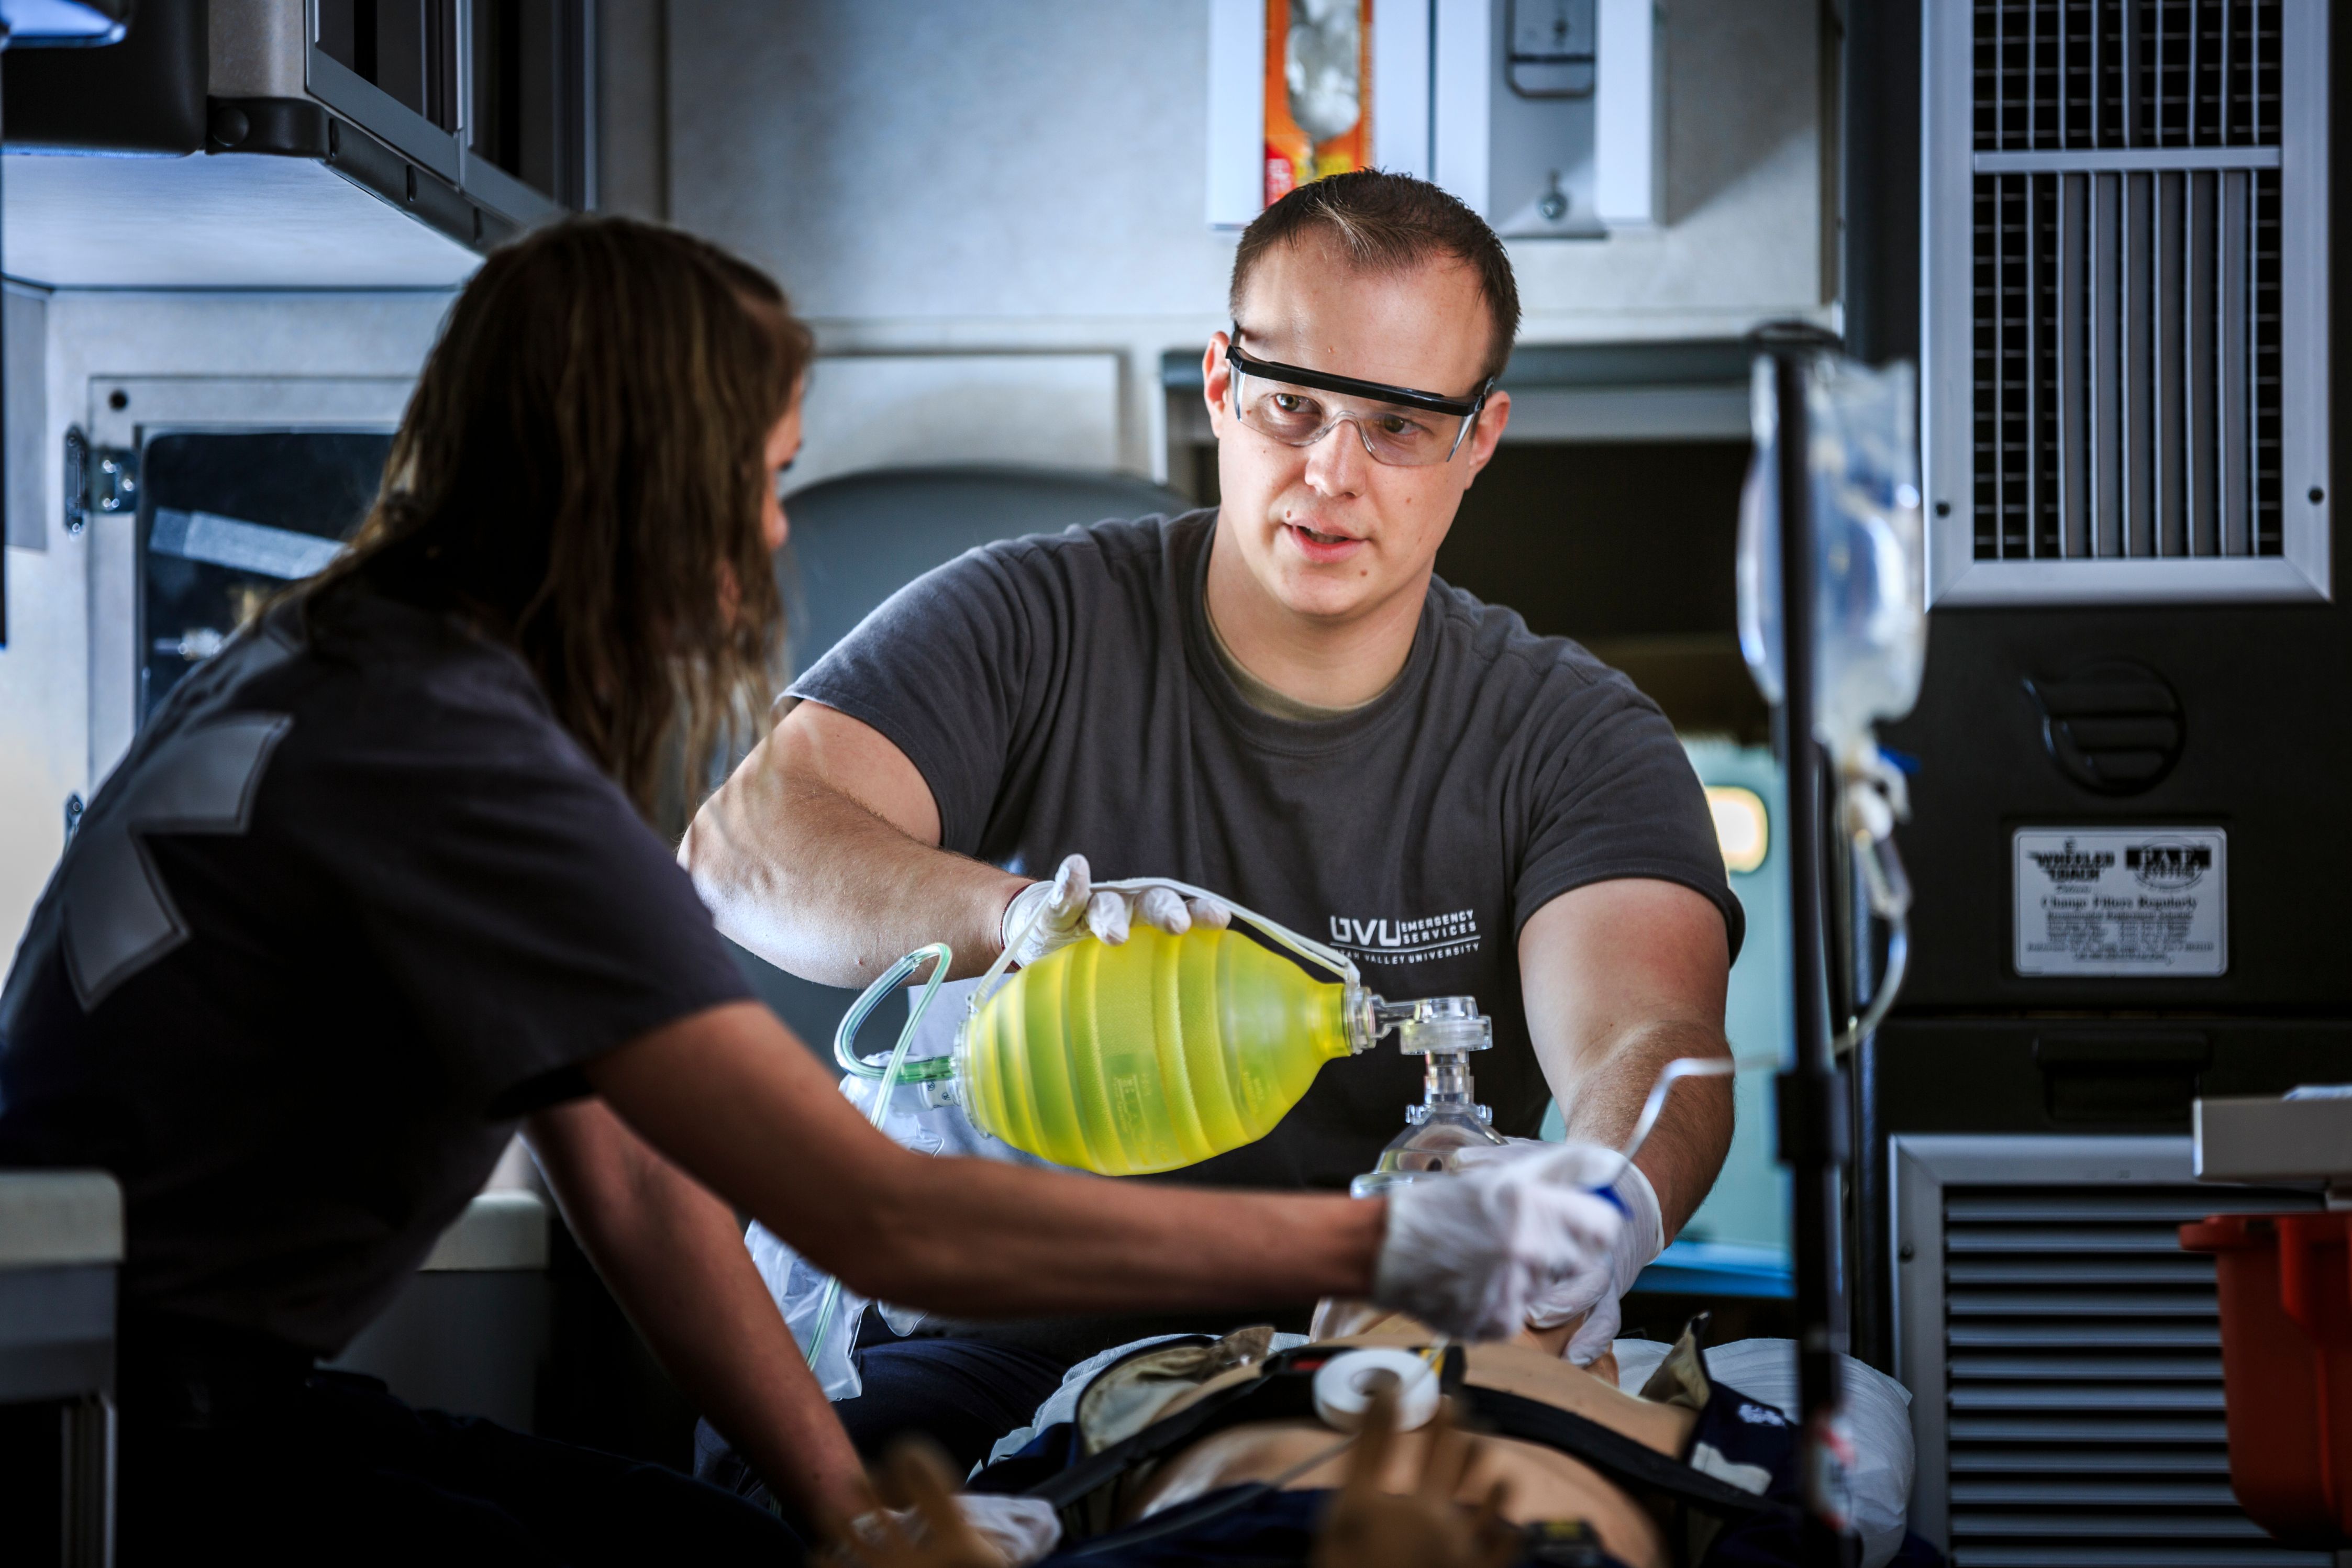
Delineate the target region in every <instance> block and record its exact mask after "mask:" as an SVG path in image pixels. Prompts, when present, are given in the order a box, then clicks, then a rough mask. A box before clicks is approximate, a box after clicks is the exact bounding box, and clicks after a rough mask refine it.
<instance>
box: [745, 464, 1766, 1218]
mask: <svg viewBox="0 0 2352 1568" xmlns="http://www.w3.org/2000/svg"><path fill="white" fill-rule="evenodd" d="M1215 523H1216V514H1215V513H1214V512H1213V511H1200V512H1192V513H1188V514H1187V515H1185V516H1183V517H1176V518H1173V519H1167V518H1160V517H1146V518H1143V519H1141V520H1139V521H1135V522H1105V523H1097V524H1095V525H1093V526H1092V527H1089V528H1070V529H1068V530H1066V532H1063V533H1060V534H1055V535H1043V536H1037V537H1034V538H1023V539H1013V540H1007V541H1005V542H1003V543H999V544H992V545H988V546H984V547H982V548H981V549H973V550H969V551H967V552H965V553H964V554H963V555H962V556H961V557H959V558H957V559H955V560H952V561H950V562H949V563H948V564H947V565H945V566H943V567H940V569H938V570H935V571H932V572H929V573H928V574H927V575H925V576H923V577H921V578H919V579H918V580H915V581H914V582H912V583H909V584H908V586H907V587H905V588H903V589H901V590H900V591H898V593H897V594H895V595H893V596H892V597H891V599H890V600H889V601H888V602H887V603H885V604H884V605H883V606H882V607H881V608H880V609H878V610H877V611H876V612H874V613H873V614H872V615H870V616H868V617H867V618H866V621H865V622H864V623H862V624H861V625H860V626H859V627H858V628H857V629H856V631H855V632H851V633H850V634H849V635H848V636H847V637H845V638H844V639H843V640H842V642H841V643H840V644H839V645H838V646H836V647H835V649H834V650H833V651H832V652H831V653H828V654H826V655H825V657H824V659H823V660H822V661H820V662H819V663H818V664H817V665H816V666H815V667H814V669H812V670H810V671H809V672H808V674H805V675H803V677H802V678H801V679H800V680H799V681H797V682H796V683H794V685H793V688H792V695H794V696H796V697H803V698H806V699H808V700H810V701H813V702H819V703H823V704H824V705H825V706H828V707H833V708H837V709H839V710H840V711H841V712H843V713H845V714H847V715H849V716H851V717H853V718H856V719H860V720H863V721H864V722H865V723H866V724H869V725H872V726H873V727H875V728H876V729H877V730H879V731H881V732H882V734H884V735H885V736H887V737H889V739H890V740H891V741H892V742H893V743H894V744H895V745H896V746H897V747H898V749H899V750H901V751H903V752H905V753H906V754H907V757H908V759H909V760H911V761H912V762H913V763H914V765H915V767H916V768H918V769H919V771H920V772H921V773H922V775H923V778H924V779H925V780H926V781H927V782H928V783H929V785H930V788H931V793H932V795H933V797H934V798H935V799H936V800H938V802H939V810H940V840H941V842H942V844H943V845H944V846H945V847H946V848H948V849H950V850H953V851H956V852H959V853H961V854H967V855H972V856H976V857H978V858H980V859H982V860H986V861H991V862H995V863H997V864H1000V865H1003V866H1004V867H1006V868H1007V869H1009V870H1012V871H1014V872H1016V873H1023V874H1025V875H1031V876H1050V875H1051V874H1052V873H1053V869H1054V867H1055V865H1056V864H1057V863H1058V862H1060V860H1061V859H1062V857H1063V856H1064V855H1066V854H1070V853H1073V852H1077V853H1083V854H1085V855H1086V857H1087V861H1088V862H1090V863H1091V865H1092V866H1093V869H1094V873H1095V874H1096V875H1097V877H1103V878H1112V877H1128V876H1146V875H1158V876H1172V877H1177V878H1180V879H1181V880H1183V881H1185V882H1190V883H1196V884H1198V885H1200V886H1202V887H1205V888H1209V889H1212V890H1213V891H1215V892H1219V893H1223V894H1228V895H1230V896H1231V897H1232V898H1234V900H1235V901H1236V902H1238V903H1240V904H1244V905H1246V906H1248V907H1249V908H1252V909H1255V910H1256V911H1258V912H1259V913H1260V914H1263V915H1266V916H1268V917H1269V918H1271V919H1274V920H1277V921H1280V922H1281V923H1283V924H1284V925H1289V926H1291V927H1293V928H1295V929H1297V930H1298V931H1301V932H1304V933H1305V934H1307V936H1313V937H1317V938H1318V939H1320V940H1323V941H1326V942H1328V943H1329V944H1331V945H1332V946H1336V947H1338V948H1339V949H1341V950H1342V951H1344V952H1346V953H1347V954H1349V956H1352V957H1353V958H1354V959H1355V960H1356V962H1357V964H1358V965H1359V966H1360V968H1361V969H1362V971H1363V976H1364V981H1365V983H1366V984H1367V985H1368V986H1370V988H1372V989H1373V990H1375V991H1377V992H1379V993H1380V994H1381V995H1382V996H1384V997H1387V998H1390V999H1391V1000H1402V999H1405V998H1414V997H1428V996H1451V995H1460V994H1466V995H1470V996H1475V997H1476V998H1478V1005H1479V1006H1480V1008H1481V1009H1484V1010H1486V1012H1487V1013H1489V1014H1491V1015H1492V1016H1493V1018H1494V1020H1495V1049H1494V1050H1492V1051H1487V1052H1485V1053H1484V1054H1482V1055H1480V1056H1478V1057H1477V1058H1475V1060H1474V1061H1473V1063H1472V1066H1473V1069H1474V1071H1475V1073H1476V1076H1477V1082H1478V1090H1479V1098H1480V1099H1482V1100H1484V1101H1485V1102H1486V1103H1487V1104H1489V1105H1491V1106H1492V1107H1494V1112H1495V1125H1496V1129H1497V1130H1499V1131H1501V1132H1505V1133H1510V1134H1521V1135H1532V1134H1534V1133H1535V1132H1536V1130H1537V1127H1538V1124H1539V1123H1540V1122H1541V1120H1542V1117H1543V1112H1544V1106H1545V1103H1546V1101H1547V1099H1548V1098H1549V1090H1548V1089H1547V1088H1546V1087H1545V1084H1544V1080H1543V1074H1542V1071H1541V1069H1540V1068H1539V1067H1538V1063H1537V1061H1536V1058H1535V1053H1534V1051H1533V1050H1532V1048H1531V1047H1530V1046H1529V1044H1528V1023H1527V1014H1526V1010H1525V1009H1524V1008H1523V1007H1522V1005H1521V1001H1520V992H1519V965H1518V944H1517V938H1518V934H1519V928H1520V927H1521V926H1522V925H1525V924H1526V922H1527V920H1528V916H1529V915H1533V914H1534V913H1535V912H1536V911H1537V910H1538V909H1540V908H1542V907H1543V906H1544V905H1545V904H1548V903H1549V902H1550V901H1551V900H1552V899H1554V898H1557V897H1559V895H1560V894H1564V893H1567V892H1569V891H1570V890H1571V889H1573V888H1578V887H1582V886H1585V885H1587V884H1589V883H1596V882H1606V881H1610V880H1612V879H1615V878H1619V877H1651V878H1657V879H1661V880H1664V881H1667V882H1675V883H1682V884H1683V885H1685V886H1686V887H1691V888H1695V889H1696V890H1697V891H1698V892H1700V893H1702V894H1706V896H1707V897H1708V898H1710V899H1713V900H1714V901H1715V902H1716V904H1717V905H1718V906H1719V907H1720V908H1721V909H1722V911H1723V918H1724V923H1725V925H1727V928H1728V935H1729V938H1730V943H1731V947H1732V950H1733V951H1734V952H1735V953H1736V952H1737V951H1738V946H1739V937H1740V911H1739V904H1738V900H1737V899H1735V898H1734V897H1733V896H1732V894H1731V888H1730V885H1729V883H1728V882H1727V880H1726V879H1725V876H1724V871H1723V858H1722V854H1721V852H1720V851H1719V850H1718V849H1717V844H1716V839H1715V833H1714V830H1713V826H1712V824H1711V821H1710V819H1709V817H1708V813H1707V809H1706V798H1705V796H1704V794H1703V793H1702V791H1701V790H1700V788H1699V783H1698V779H1697V777H1696V775H1695V774H1694V773H1693V772H1692V771H1691V766H1690V762H1689V760H1688V758H1686V757H1685V755H1684V753H1683V749H1682V747H1681V745H1680V743H1679V742H1677V741H1676V739H1675V734H1674V730H1673V727H1671V726H1670V725H1668V723H1667V722H1666V719H1665V716H1664V715H1663V714H1661V713H1660V712H1659V711H1658V708H1657V706H1656V705H1654V703H1652V702H1651V701H1650V700H1649V699H1648V698H1647V697H1644V696H1643V695H1642V694H1641V693H1640V692H1638V691H1636V690H1634V688H1633V683H1632V682H1630V681H1628V680H1627V679H1626V678H1625V677H1624V676H1623V675H1621V674H1617V673H1616V672H1615V671H1613V670H1611V669H1609V668H1608V667H1607V666H1606V665H1604V664H1601V663H1600V662H1599V661H1598V660H1596V659H1594V658H1593V657H1592V655H1591V654H1590V653H1586V652H1585V651H1584V650H1583V649H1582V648H1580V647H1579V646H1577V645H1576V644H1575V643H1571V642H1569V641H1567V640H1566V639H1564V638H1559V637H1538V636H1536V635H1534V634H1533V633H1532V632H1529V631H1528V629H1527V625H1526V623H1525V622H1522V621H1521V620H1520V619H1519V617H1518V616H1517V614H1515V613H1513V612H1510V611H1508V610H1505V609H1501V608H1498V607H1496V606H1491V605H1486V604H1482V603H1480V602H1479V601H1477V600H1476V599H1475V598H1473V597H1472V596H1471V595H1469V594H1467V593H1465V592H1463V591H1461V590H1459V589H1456V588H1450V587H1448V586H1447V585H1446V584H1444V582H1442V581H1437V580H1432V581H1431V583H1430V587H1429V596H1428V599H1427V601H1426V602H1425V603H1424V604H1423V609H1422V612H1421V625H1420V627H1419V629H1418V630H1417V631H1416V632H1414V634H1413V643H1412V654H1411V656H1410V657H1409V659H1408V660H1407V662H1406V664H1405V667H1404V670H1403V673H1402V674H1401V675H1399V676H1398V678H1397V679H1396V680H1395V681H1394V682H1393V683H1392V684H1391V685H1390V687H1389V689H1388V690H1387V691H1385V692H1383V693H1382V694H1381V695H1380V696H1379V697H1377V698H1375V699H1374V700H1373V701H1371V702H1370V703H1368V704H1366V705H1365V706H1362V707H1360V708H1358V709H1354V710H1352V711H1350V712H1349V713H1347V714H1346V715H1344V716H1340V717H1338V718H1334V719H1329V720H1326V721H1322V722H1315V723H1302V722H1297V721H1294V720H1288V719H1283V718H1277V717H1276V716H1272V715H1270V714H1266V713H1264V712H1261V711H1259V710H1258V709H1257V708H1255V707H1253V706H1250V704H1249V703H1248V702H1247V701H1246V700H1244V696H1243V695H1242V693H1241V692H1240V691H1239V690H1238V689H1236V687H1235V686H1234V682H1233V679H1232V677H1231V676H1230V675H1229V674H1227V673H1226V671H1225V669H1224V668H1223V664H1221V663H1220V662H1219V660H1218V658H1217V655H1216V653H1215V644H1214V643H1213V642H1212V640H1211V639H1212V635H1213V633H1212V632H1211V631H1210V628H1209V623H1208V617H1207V612H1206V610H1205V608H1204V607H1203V603H1202V591H1203V585H1204V582H1205V580H1206V573H1207V569H1208V559H1209V546H1210V541H1211V538H1213V533H1214V529H1215ZM1420 1099H1421V1064H1420V1062H1419V1061H1418V1060H1417V1059H1408V1058H1406V1057H1404V1056H1403V1055H1402V1054H1401V1053H1400V1052H1398V1051H1395V1050H1393V1049H1391V1048H1390V1047H1387V1046H1385V1045H1383V1046H1382V1047H1381V1049H1380V1050H1379V1051H1374V1052H1371V1053H1369V1054H1367V1055H1365V1056H1361V1057H1358V1058H1355V1059H1353V1060H1350V1061H1339V1062H1333V1063H1330V1064H1328V1065H1327V1066H1326V1067H1325V1068H1324V1069H1323V1071H1322V1072H1321V1073H1320V1074H1319V1075H1318V1077H1317V1079H1316V1082H1315V1085H1314V1087H1313V1088H1312V1089H1311V1090H1310V1091H1308V1092H1307V1098H1306V1099H1305V1100H1304V1101H1302V1102H1301V1103H1299V1105H1298V1107H1297V1109H1296V1110H1294V1111H1293V1112H1292V1113H1290V1114H1289V1115H1288V1116H1287V1117H1286V1118H1285V1119H1284V1120H1283V1122H1282V1124H1280V1125H1279V1126H1277V1127H1276V1129H1275V1130H1274V1132H1272V1133H1271V1134H1268V1135H1267V1136H1266V1137H1265V1138H1263V1139H1261V1140H1260V1141H1259V1142H1257V1143H1255V1144H1253V1145H1248V1146H1246V1147H1244V1148H1241V1149H1237V1150H1234V1152H1233V1153H1231V1154H1227V1155H1220V1156H1219V1157H1217V1158H1216V1159H1213V1160H1210V1161H1208V1162H1206V1163H1204V1164H1202V1165H1198V1166H1191V1167H1188V1168H1186V1169H1184V1170H1182V1171H1180V1172H1177V1173H1174V1176H1173V1178H1172V1179H1178V1180H1182V1181H1186V1182H1208V1183H1214V1184H1219V1185H1249V1186H1275V1187H1297V1186H1318V1187H1344V1186H1346V1185H1347V1183H1348V1181H1349V1178H1350V1177H1351V1176H1356V1175H1357V1174H1359V1173H1360V1172H1362V1171H1366V1170H1369V1169H1370V1168H1371V1166H1372V1163H1373V1161H1374V1159H1375V1158H1376V1157H1377V1156H1378V1155H1379V1153H1380V1150H1381V1145H1384V1144H1386V1143H1387V1142H1388V1141H1389V1139H1391V1137H1393V1136H1394V1135H1395V1134H1397V1133H1398V1132H1399V1131H1400V1130H1401V1129H1402V1127H1403V1126H1404V1113H1405V1108H1406V1107H1407V1106H1408V1105H1410V1104H1413V1103H1418V1102H1419V1100H1420Z"/></svg>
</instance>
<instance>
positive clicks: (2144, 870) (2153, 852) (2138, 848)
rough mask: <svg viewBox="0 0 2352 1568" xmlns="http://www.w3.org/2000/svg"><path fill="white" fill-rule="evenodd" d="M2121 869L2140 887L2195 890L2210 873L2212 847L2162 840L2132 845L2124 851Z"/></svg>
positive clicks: (2211, 867)
mask: <svg viewBox="0 0 2352 1568" xmlns="http://www.w3.org/2000/svg"><path fill="white" fill-rule="evenodd" d="M2124 869H2125V870H2126V871H2128V872H2130V873H2132V874H2133V875H2134V876H2136V877H2137V878H2138V879H2139V884H2140V885H2141V886H2142V887H2156V888H2164V889H2168V890H2172V889H2179V888H2184V887H2195V886H2196V885H2197V884H2198V883H2200V882H2202V881H2204V880H2205V873H2207V872H2209V871H2211V870H2212V869H2213V847H2212V846H2211V845H2210V844H2184V843H2179V842H2178V841H2163V840H2159V841H2157V842H2154V843H2147V844H2134V845H2132V846H2130V847H2129V848H2127V849H2126V850H2125V851H2124Z"/></svg>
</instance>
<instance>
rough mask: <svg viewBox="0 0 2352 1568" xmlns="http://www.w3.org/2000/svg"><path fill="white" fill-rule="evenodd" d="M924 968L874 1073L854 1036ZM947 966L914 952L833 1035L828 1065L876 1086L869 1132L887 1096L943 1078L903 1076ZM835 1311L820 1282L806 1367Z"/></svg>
mask: <svg viewBox="0 0 2352 1568" xmlns="http://www.w3.org/2000/svg"><path fill="white" fill-rule="evenodd" d="M926 962H929V964H930V966H931V977H930V978H929V979H928V980H926V981H924V982H923V994H922V995H921V996H919V997H917V998H915V1000H914V1003H913V1005H912V1006H910V1007H909V1008H908V1009H907V1027H906V1028H904V1029H902V1030H899V1031H898V1043H897V1044H896V1045H894V1046H892V1047H891V1048H890V1055H889V1058H888V1060H887V1061H886V1062H885V1063H883V1064H882V1065H881V1066H878V1067H877V1066H876V1065H875V1064H873V1063H871V1062H868V1061H864V1060H863V1059H861V1058H860V1057H859V1056H858V1055H857V1053H856V1051H854V1050H852V1049H851V1045H852V1042H853V1041H855V1040H856V1038H857V1031H858V1030H860V1029H862V1028H864V1027H865V1024H866V1019H868V1018H869V1017H871V1016H872V1015H873V1012H874V1009H875V1008H877V1006H879V1005H880V1003H881V1000H882V998H883V997H884V995H885V994H887V992H888V991H889V990H890V988H892V987H894V986H896V985H898V983H899V982H901V981H903V980H904V979H906V977H908V976H909V975H911V974H913V973H914V972H915V971H916V970H917V969H919V968H920V967H922V966H923V965H924V964H925V963H926ZM953 962H955V954H954V953H953V952H952V951H951V950H950V948H949V946H948V945H947V944H946V943H944V942H934V943H932V944H930V946H927V947H918V948H916V949H915V950H914V951H913V952H911V953H909V954H908V955H907V956H904V957H902V958H900V959H899V960H898V962H897V963H895V964H893V965H891V966H890V967H888V968H887V969H885V970H884V971H882V974H881V977H879V978H877V980H876V981H875V982H874V983H873V984H872V985H870V986H868V987H866V990H865V992H864V993H863V994H862V995H861V996H859V997H858V998H857V1000H856V1001H855V1002H853V1003H851V1004H850V1008H849V1010H848V1011H847V1012H846V1013H844V1014H843V1015H842V1018H841V1027H840V1028H839V1029H836V1030H834V1031H833V1058H834V1060H835V1061H838V1062H840V1063H841V1065H842V1066H844V1067H845V1068H847V1069H848V1070H849V1071H851V1072H854V1073H856V1075H857V1076H858V1077H860V1078H873V1079H879V1080H880V1082H879V1083H877V1085H876V1086H875V1090H874V1108H873V1110H871V1111H870V1112H868V1113H866V1121H867V1122H868V1123H869V1124H872V1125H874V1126H875V1127H877V1128H878V1127H880V1126H881V1125H882V1123H883V1119H884V1118H885V1117H887V1116H888V1115H889V1113H890V1095H891V1093H892V1092H894V1091H895V1090H896V1089H897V1088H898V1085H899V1083H900V1082H902V1081H904V1082H923V1081H924V1080H926V1079H932V1078H943V1077H945V1076H947V1074H946V1073H945V1072H925V1071H918V1072H916V1073H914V1074H911V1075H910V1074H908V1072H907V1071H906V1068H907V1048H908V1046H910V1045H912V1044H913V1043H914V1042H915V1030H917V1029H919V1028H920V1027H921V1026H922V1022H923V1015H924V1014H925V1013H927V1012H929V1011H930V1008H931V998H933V997H934V996H936V995H938V994H939V989H940V981H942V980H944V979H946V978H947V977H948V966H949V965H950V964H952V963H953ZM934 1060H936V1061H940V1062H941V1063H944V1064H946V1065H947V1066H948V1068H949V1069H950V1071H952V1069H953V1065H954V1061H955V1059H954V1058H953V1057H950V1056H943V1057H939V1058H936V1059H934ZM929 1065H930V1062H929V1061H923V1062H919V1063H917V1066H918V1067H919V1068H928V1067H929ZM840 1305H841V1276H840V1275H838V1274H836V1275H835V1276H834V1277H833V1278H831V1279H829V1280H827V1281H825V1282H824V1301H822V1302H821V1303H820V1304H819V1305H818V1307H817V1312H816V1332H815V1333H812V1334H811V1335H809V1347H808V1364H809V1365H810V1366H812V1367H814V1366H815V1365H816V1364H817V1357H818V1356H820V1355H822V1354H824V1342H825V1339H826V1336H827V1335H828V1334H830V1333H831V1332H832V1330H833V1315H834V1312H835V1310H836V1309H837V1308H839V1307H840Z"/></svg>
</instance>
